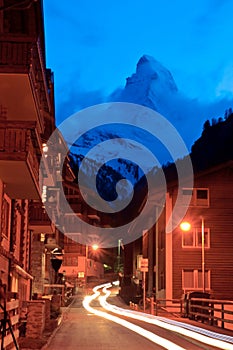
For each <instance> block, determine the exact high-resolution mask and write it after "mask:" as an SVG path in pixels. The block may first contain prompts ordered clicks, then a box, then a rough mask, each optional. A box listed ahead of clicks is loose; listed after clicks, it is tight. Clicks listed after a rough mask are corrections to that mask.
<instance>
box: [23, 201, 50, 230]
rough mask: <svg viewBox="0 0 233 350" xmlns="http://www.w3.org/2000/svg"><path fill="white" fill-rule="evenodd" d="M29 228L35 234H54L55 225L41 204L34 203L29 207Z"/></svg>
mask: <svg viewBox="0 0 233 350" xmlns="http://www.w3.org/2000/svg"><path fill="white" fill-rule="evenodd" d="M29 228H30V229H31V230H33V232H34V233H54V232H55V225H54V223H53V222H52V221H51V220H50V218H49V216H48V214H47V212H46V210H45V208H43V206H42V203H41V202H35V201H32V202H31V203H30V206H29Z"/></svg>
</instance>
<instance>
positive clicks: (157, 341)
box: [83, 284, 185, 350]
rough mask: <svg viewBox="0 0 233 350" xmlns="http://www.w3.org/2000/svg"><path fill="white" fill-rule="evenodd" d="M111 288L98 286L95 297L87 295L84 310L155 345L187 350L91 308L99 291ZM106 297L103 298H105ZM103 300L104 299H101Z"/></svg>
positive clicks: (175, 349) (174, 349)
mask: <svg viewBox="0 0 233 350" xmlns="http://www.w3.org/2000/svg"><path fill="white" fill-rule="evenodd" d="M104 287H106V288H109V287H111V284H105V285H100V286H97V287H95V288H94V289H93V292H94V294H93V295H87V296H86V297H85V298H84V300H83V306H84V308H85V309H86V310H87V311H88V312H91V313H93V314H95V315H97V316H100V317H104V318H105V319H107V320H110V321H112V322H115V323H117V324H119V325H121V326H124V327H125V328H127V329H129V330H131V331H133V332H135V333H137V334H139V335H141V336H143V337H144V338H147V339H148V340H150V341H151V342H153V343H155V344H158V345H160V346H162V347H164V348H165V349H169V350H185V349H184V348H182V347H180V346H178V345H176V344H175V343H173V342H171V341H169V340H167V339H165V338H162V337H160V336H158V335H156V334H154V333H152V332H150V331H147V330H145V329H144V328H142V327H139V326H137V325H135V324H133V323H131V322H128V321H126V320H124V319H122V318H119V317H117V316H114V315H110V314H108V313H106V312H103V311H100V310H96V309H94V308H92V307H91V306H90V303H91V301H92V300H94V299H96V298H97V297H98V296H99V295H100V292H99V291H98V289H101V288H104ZM104 290H105V293H106V295H109V293H110V294H111V292H109V291H107V290H106V289H104ZM106 295H105V296H104V297H103V298H105V297H106ZM101 298H102V297H101Z"/></svg>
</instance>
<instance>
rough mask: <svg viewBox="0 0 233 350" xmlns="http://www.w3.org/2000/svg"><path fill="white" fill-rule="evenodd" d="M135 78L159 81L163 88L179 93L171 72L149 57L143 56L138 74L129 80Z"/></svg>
mask: <svg viewBox="0 0 233 350" xmlns="http://www.w3.org/2000/svg"><path fill="white" fill-rule="evenodd" d="M134 78H144V79H145V78H147V79H150V80H151V81H153V80H158V82H159V83H160V84H162V87H164V88H166V89H167V88H169V90H173V91H177V90H178V89H177V86H176V83H175V81H174V79H173V77H172V75H171V73H170V72H169V70H167V69H166V68H165V67H164V66H163V65H162V64H161V63H160V62H159V61H157V60H156V59H155V58H154V57H152V56H149V55H143V56H142V57H141V58H140V59H139V61H138V63H137V69H136V73H135V74H133V75H132V77H131V78H128V80H132V79H134Z"/></svg>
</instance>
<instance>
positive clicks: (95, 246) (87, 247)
mask: <svg viewBox="0 0 233 350" xmlns="http://www.w3.org/2000/svg"><path fill="white" fill-rule="evenodd" d="M91 248H92V249H93V250H94V251H96V250H98V249H99V246H98V244H96V243H95V244H92V246H91ZM88 251H89V246H88V245H86V257H85V285H86V286H87V259H88Z"/></svg>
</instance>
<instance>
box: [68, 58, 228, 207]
mask: <svg viewBox="0 0 233 350" xmlns="http://www.w3.org/2000/svg"><path fill="white" fill-rule="evenodd" d="M106 102H129V103H134V104H138V105H142V106H145V107H149V108H150V109H152V110H155V111H156V112H158V113H160V114H161V115H163V116H164V117H165V118H166V119H167V120H168V121H169V122H170V123H171V124H172V125H173V126H174V127H175V128H176V129H177V130H178V132H180V134H181V138H182V139H183V140H184V142H185V143H187V141H189V143H190V144H189V147H191V145H192V143H193V142H194V141H195V140H196V138H197V135H198V133H197V130H196V129H195V127H193V125H192V120H194V118H195V125H198V124H199V125H200V131H201V125H203V123H204V121H205V120H206V119H208V118H209V117H210V116H212V117H215V116H216V113H219V115H221V114H220V113H223V112H224V109H226V108H229V105H228V106H227V107H226V101H224V100H222V101H217V102H216V103H212V104H211V105H207V104H206V105H204V104H202V105H201V104H200V103H199V102H198V101H197V100H192V99H190V98H187V97H185V95H184V94H182V93H181V92H180V91H179V89H178V88H177V85H176V83H175V81H174V79H173V77H172V74H171V73H170V72H169V70H168V69H166V68H165V67H164V66H163V65H162V64H161V63H159V62H158V61H157V60H155V59H154V58H153V57H151V56H149V55H143V56H142V57H141V58H140V59H139V61H138V63H137V67H136V72H135V73H133V74H132V75H131V76H130V77H128V78H127V79H126V84H125V87H124V88H118V89H117V90H115V91H114V92H113V93H112V94H111V96H109V98H108V100H107V101H106ZM227 102H228V103H229V101H227ZM224 103H225V105H224ZM219 115H218V116H219ZM142 118H143V116H142ZM199 134H200V133H199ZM114 138H115V139H117V138H118V139H121V143H122V144H123V146H124V147H125V152H126V153H127V154H129V153H130V151H131V150H133V151H134V154H135V153H136V152H137V150H136V151H135V145H134V144H130V143H127V142H125V145H124V139H125V138H127V139H132V140H135V141H136V142H138V143H139V144H141V143H142V144H143V145H144V146H145V147H146V148H148V149H150V150H151V151H152V153H154V154H155V156H156V157H157V158H158V161H159V164H160V166H162V165H166V164H169V163H172V162H174V161H176V160H177V159H172V157H171V155H170V153H169V152H168V150H167V149H166V147H165V146H166V145H165V146H164V145H161V144H159V142H156V140H154V138H153V137H152V139H151V138H150V136H148V133H146V132H144V130H142V129H141V130H135V128H133V127H132V128H130V127H126V128H125V127H122V126H119V127H116V125H113V124H111V117H110V118H109V125H103V126H101V127H97V128H93V129H91V130H90V131H88V132H87V133H85V134H84V135H82V136H81V137H80V138H79V139H78V140H77V141H76V142H75V143H74V144H73V145H72V147H71V154H70V156H71V160H72V168H73V170H74V172H75V174H76V176H77V178H78V173H80V172H83V173H84V175H85V176H84V178H85V180H86V186H87V187H88V186H89V177H91V176H96V175H97V178H96V187H97V190H98V193H99V194H100V195H101V197H102V198H104V199H105V200H106V201H110V202H111V201H114V200H115V199H116V198H117V196H119V194H120V196H121V198H120V199H122V200H124V199H125V198H127V196H128V194H129V191H131V189H129V188H126V187H123V188H120V189H119V188H118V192H116V190H115V189H116V184H118V182H119V180H121V179H128V180H129V181H130V183H131V184H132V185H133V186H134V188H138V191H141V189H142V187H143V186H144V185H143V183H144V181H145V176H144V175H147V174H148V173H150V174H151V173H155V172H156V171H157V170H156V167H153V166H151V167H150V164H147V165H146V166H147V171H146V173H145V172H143V171H142V169H141V168H140V167H139V166H138V165H137V159H132V161H131V160H128V159H123V157H122V156H121V157H120V156H119V155H118V154H117V153H116V152H115V153H111V150H110V149H109V150H108V152H109V154H110V155H112V158H111V159H112V161H110V162H108V163H107V164H105V162H104V161H103V160H104V156H103V154H101V152H99V153H96V154H95V155H94V159H87V161H86V163H85V164H86V166H85V167H82V166H81V167H80V164H81V163H82V159H83V158H84V157H85V156H86V154H87V152H88V151H89V150H91V149H92V148H93V147H95V146H96V145H98V144H101V143H102V142H104V141H106V140H109V139H114ZM190 140H191V142H190ZM188 153H189V152H188V149H187V153H186V154H180V155H179V157H180V158H182V157H184V156H186V155H187V154H188ZM100 164H105V165H104V166H103V165H100ZM77 181H78V180H77ZM120 186H121V185H120ZM91 190H92V189H91ZM110 205H111V204H110Z"/></svg>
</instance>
